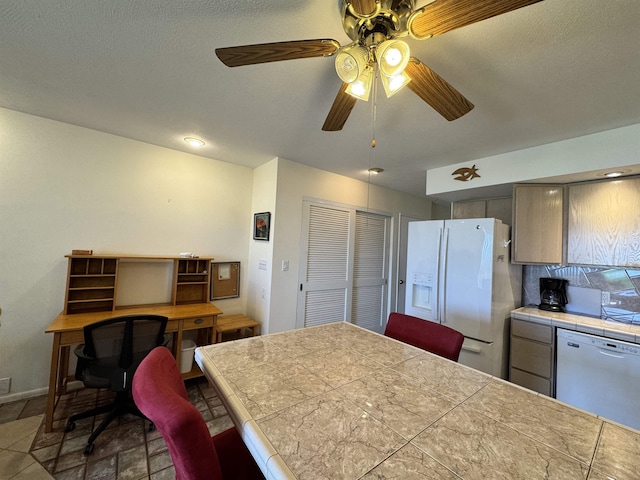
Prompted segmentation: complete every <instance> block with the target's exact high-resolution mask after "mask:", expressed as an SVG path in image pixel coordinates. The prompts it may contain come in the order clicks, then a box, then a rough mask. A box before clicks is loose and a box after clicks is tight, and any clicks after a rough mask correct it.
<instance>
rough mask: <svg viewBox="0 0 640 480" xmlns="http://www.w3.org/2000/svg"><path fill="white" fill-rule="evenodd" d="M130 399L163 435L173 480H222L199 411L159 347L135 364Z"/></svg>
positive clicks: (169, 358) (166, 352) (170, 357)
mask: <svg viewBox="0 0 640 480" xmlns="http://www.w3.org/2000/svg"><path fill="white" fill-rule="evenodd" d="M133 399H134V400H135V402H136V405H137V406H138V408H139V409H140V411H141V412H142V413H144V415H145V416H146V417H147V418H148V419H150V420H151V421H152V422H153V423H154V425H155V426H156V428H157V429H158V431H159V432H160V433H161V434H162V438H164V441H165V443H166V444H167V448H168V449H169V453H170V454H171V459H172V460H173V466H174V467H175V470H176V480H196V479H197V480H200V479H212V480H221V479H222V471H221V469H220V462H219V460H218V455H217V453H216V449H215V447H214V443H213V440H212V438H211V435H210V434H209V429H208V428H207V424H206V422H205V421H204V419H203V418H202V414H201V413H200V412H199V411H198V409H196V408H195V407H194V406H193V405H192V404H191V403H190V402H189V398H188V396H187V389H186V388H185V386H184V381H183V380H182V376H181V375H180V372H179V371H178V366H177V365H176V360H175V358H173V355H172V354H171V352H170V351H169V350H168V349H166V348H164V347H158V348H155V349H154V350H152V351H151V353H149V355H147V356H146V357H145V359H144V360H143V361H142V363H141V364H140V365H139V366H138V369H137V371H136V373H135V375H134V377H133Z"/></svg>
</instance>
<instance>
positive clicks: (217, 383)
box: [195, 346, 296, 479]
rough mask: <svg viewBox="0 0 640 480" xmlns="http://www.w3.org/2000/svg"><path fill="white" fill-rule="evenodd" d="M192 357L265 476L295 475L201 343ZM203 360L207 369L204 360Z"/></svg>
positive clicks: (287, 477)
mask: <svg viewBox="0 0 640 480" xmlns="http://www.w3.org/2000/svg"><path fill="white" fill-rule="evenodd" d="M195 359H196V363H197V364H198V366H200V369H201V370H202V371H203V372H205V376H206V377H207V379H208V380H209V381H210V382H211V383H212V384H213V386H214V388H215V390H216V391H217V393H218V396H219V397H220V401H221V402H222V403H223V404H224V406H225V408H226V409H227V412H228V413H229V416H230V417H231V420H232V421H233V423H234V425H235V426H236V428H237V429H238V431H239V432H240V435H241V436H242V440H243V442H244V443H245V445H246V446H247V448H248V449H249V451H250V452H251V455H252V456H253V458H254V459H255V460H256V463H257V464H258V467H259V468H260V470H261V471H262V473H263V475H264V476H265V477H266V478H274V479H295V478H296V477H295V475H293V473H292V472H291V470H289V467H287V465H286V464H285V463H284V461H283V460H282V458H280V456H279V455H278V453H277V452H276V449H275V448H274V447H273V445H271V442H269V440H268V439H267V437H266V436H265V435H264V433H262V430H260V427H259V426H258V424H257V423H256V422H255V420H254V419H253V417H251V415H250V414H249V412H248V411H247V409H246V408H245V406H244V404H243V403H242V401H241V400H240V399H239V398H238V396H237V395H236V394H235V393H234V392H233V390H232V389H231V388H230V387H229V384H228V383H227V382H226V380H225V379H224V377H223V376H222V374H221V373H220V370H218V368H217V367H216V366H215V364H214V363H213V360H212V359H211V356H210V355H209V352H208V351H207V348H206V346H205V347H198V348H196V352H195ZM205 363H206V364H207V369H205V368H204V364H205Z"/></svg>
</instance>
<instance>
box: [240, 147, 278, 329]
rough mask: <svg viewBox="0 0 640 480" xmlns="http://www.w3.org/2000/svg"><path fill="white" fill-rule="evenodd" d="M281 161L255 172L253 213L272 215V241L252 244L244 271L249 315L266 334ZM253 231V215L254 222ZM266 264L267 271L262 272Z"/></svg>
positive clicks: (263, 166) (252, 242) (268, 164)
mask: <svg viewBox="0 0 640 480" xmlns="http://www.w3.org/2000/svg"><path fill="white" fill-rule="evenodd" d="M277 175H278V161H277V159H274V160H272V161H270V162H268V163H266V164H264V165H262V166H260V167H258V168H256V169H255V170H254V175H253V200H252V204H251V212H252V213H260V212H271V226H270V232H269V241H265V240H253V231H252V233H251V240H250V243H249V245H250V246H249V261H248V262H247V265H245V268H244V271H245V272H246V275H247V276H248V277H249V285H248V289H247V315H249V316H250V317H251V318H254V319H255V320H257V321H259V322H260V323H262V332H263V333H268V332H269V331H270V325H269V305H270V303H271V271H272V264H273V245H274V244H275V242H276V241H277V240H276V239H277V235H276V231H275V228H274V225H275V224H276V223H277V218H278V217H279V215H278V212H276V190H277ZM250 222H251V225H250V226H251V228H252V229H253V215H251V218H250ZM260 264H263V265H264V266H265V270H262V269H261V268H259V265H260Z"/></svg>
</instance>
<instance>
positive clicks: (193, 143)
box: [184, 137, 204, 147]
mask: <svg viewBox="0 0 640 480" xmlns="http://www.w3.org/2000/svg"><path fill="white" fill-rule="evenodd" d="M184 141H185V142H187V143H188V144H189V145H191V146H192V147H203V146H204V141H202V140H200V139H199V138H196V137H185V139H184Z"/></svg>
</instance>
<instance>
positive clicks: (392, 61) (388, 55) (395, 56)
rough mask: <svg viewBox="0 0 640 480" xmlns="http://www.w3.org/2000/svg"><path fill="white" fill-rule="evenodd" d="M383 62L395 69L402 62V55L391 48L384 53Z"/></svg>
mask: <svg viewBox="0 0 640 480" xmlns="http://www.w3.org/2000/svg"><path fill="white" fill-rule="evenodd" d="M384 61H385V62H386V63H387V64H388V65H390V66H392V67H397V66H398V65H399V64H400V62H401V61H402V53H400V50H398V49H397V48H395V47H391V48H389V49H388V50H387V51H386V52H385V55H384Z"/></svg>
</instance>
